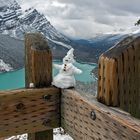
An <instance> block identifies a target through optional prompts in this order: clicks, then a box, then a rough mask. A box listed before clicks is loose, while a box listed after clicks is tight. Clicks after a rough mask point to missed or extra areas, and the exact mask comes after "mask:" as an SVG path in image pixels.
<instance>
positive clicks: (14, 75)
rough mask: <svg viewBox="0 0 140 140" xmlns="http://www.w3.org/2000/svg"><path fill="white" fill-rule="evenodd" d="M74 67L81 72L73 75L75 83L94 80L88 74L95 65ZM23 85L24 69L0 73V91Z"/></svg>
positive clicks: (56, 71) (78, 63)
mask: <svg viewBox="0 0 140 140" xmlns="http://www.w3.org/2000/svg"><path fill="white" fill-rule="evenodd" d="M53 63H55V64H62V62H61V61H59V60H54V61H53ZM74 65H75V66H76V67H78V68H79V69H81V70H82V71H83V73H82V74H79V75H75V78H76V80H77V81H81V82H85V83H88V82H93V81H95V80H96V78H95V77H94V75H91V74H90V72H91V70H92V69H94V68H95V67H96V66H97V64H94V63H93V64H87V63H81V62H75V64H74ZM57 73H58V70H56V69H53V76H55V75H56V74H57ZM24 85H25V69H24V68H23V69H20V70H16V71H11V72H5V73H0V89H1V90H4V89H15V88H21V87H24Z"/></svg>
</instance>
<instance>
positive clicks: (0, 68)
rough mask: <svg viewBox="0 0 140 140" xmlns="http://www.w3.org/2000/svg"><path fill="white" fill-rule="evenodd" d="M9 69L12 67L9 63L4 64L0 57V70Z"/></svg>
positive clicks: (5, 70)
mask: <svg viewBox="0 0 140 140" xmlns="http://www.w3.org/2000/svg"><path fill="white" fill-rule="evenodd" d="M11 70H13V68H12V67H11V66H10V65H9V64H6V63H5V62H4V61H3V60H2V59H0V72H8V71H11Z"/></svg>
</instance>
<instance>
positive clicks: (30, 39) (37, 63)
mask: <svg viewBox="0 0 140 140" xmlns="http://www.w3.org/2000/svg"><path fill="white" fill-rule="evenodd" d="M51 82H52V53H51V50H50V48H49V46H48V42H47V40H46V38H45V37H44V36H43V35H42V34H40V33H30V34H26V35H25V85H26V88H28V87H29V84H30V83H34V86H35V87H36V88H40V87H47V86H50V85H51ZM52 133H53V129H52V130H49V131H48V132H47V131H43V132H39V133H32V134H29V135H28V139H29V140H33V138H34V140H38V139H42V140H43V139H47V140H52V136H51V137H48V136H50V135H52ZM46 134H47V137H46ZM39 137H40V138H39Z"/></svg>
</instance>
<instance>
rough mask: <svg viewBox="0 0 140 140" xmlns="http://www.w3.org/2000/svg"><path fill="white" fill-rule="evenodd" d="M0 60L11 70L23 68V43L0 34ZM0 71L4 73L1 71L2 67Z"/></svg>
mask: <svg viewBox="0 0 140 140" xmlns="http://www.w3.org/2000/svg"><path fill="white" fill-rule="evenodd" d="M0 60H1V62H4V63H5V64H7V65H10V66H11V67H12V68H13V69H19V68H21V67H23V66H24V46H23V41H20V40H17V39H14V38H11V37H9V36H7V35H2V34H0ZM4 63H3V64H4ZM1 64H2V63H1ZM5 70H6V69H5ZM0 71H4V70H2V67H1V70H0Z"/></svg>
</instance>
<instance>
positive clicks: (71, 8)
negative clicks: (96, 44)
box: [17, 0, 140, 38]
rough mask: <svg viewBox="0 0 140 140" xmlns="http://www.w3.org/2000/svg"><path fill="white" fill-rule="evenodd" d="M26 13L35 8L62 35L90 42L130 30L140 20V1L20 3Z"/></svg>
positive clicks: (34, 0)
mask: <svg viewBox="0 0 140 140" xmlns="http://www.w3.org/2000/svg"><path fill="white" fill-rule="evenodd" d="M17 1H18V2H19V3H20V5H21V7H22V8H23V9H24V10H25V9H27V8H29V7H35V8H36V9H37V10H38V11H39V12H41V13H44V14H45V16H46V17H47V19H48V20H49V21H50V22H51V24H52V25H53V26H54V27H55V28H56V29H58V30H59V31H61V32H63V33H65V34H67V35H69V36H72V37H82V38H86V37H88V38H90V37H93V36H94V35H95V34H98V33H106V32H112V31H118V30H123V29H127V28H130V27H132V26H134V23H135V22H136V21H137V20H138V18H140V0H17Z"/></svg>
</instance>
